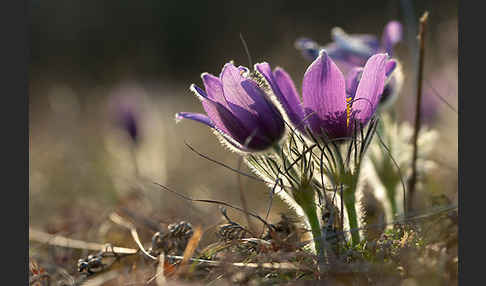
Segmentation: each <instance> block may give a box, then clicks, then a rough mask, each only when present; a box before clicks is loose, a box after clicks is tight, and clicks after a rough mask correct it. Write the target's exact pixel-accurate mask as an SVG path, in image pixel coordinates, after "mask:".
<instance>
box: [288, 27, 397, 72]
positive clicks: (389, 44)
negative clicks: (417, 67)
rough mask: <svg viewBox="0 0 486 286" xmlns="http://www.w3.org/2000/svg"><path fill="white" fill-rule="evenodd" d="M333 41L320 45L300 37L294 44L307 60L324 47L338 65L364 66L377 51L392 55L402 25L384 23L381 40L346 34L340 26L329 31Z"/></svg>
mask: <svg viewBox="0 0 486 286" xmlns="http://www.w3.org/2000/svg"><path fill="white" fill-rule="evenodd" d="M331 35H332V39H333V42H331V43H329V44H327V45H325V46H320V45H319V44H317V43H316V42H314V41H313V40H311V39H309V38H300V39H297V41H296V42H295V46H296V48H297V49H298V50H300V51H301V52H302V54H303V55H304V56H305V57H306V58H308V59H309V60H311V61H313V60H315V59H316V58H317V57H318V55H319V51H320V50H322V49H324V50H326V51H327V53H328V55H329V56H330V57H331V58H332V59H333V60H334V61H336V62H338V64H339V65H341V64H343V65H348V66H351V67H352V66H364V64H365V63H366V61H367V60H368V58H369V57H371V56H372V55H374V54H377V53H387V54H388V55H390V56H393V47H394V46H395V45H396V44H397V43H398V42H400V41H401V40H402V25H401V24H400V22H397V21H390V22H388V24H386V26H385V28H384V30H383V34H382V37H381V41H380V40H378V38H377V37H376V36H374V35H368V34H347V33H346V32H345V31H344V30H343V29H341V28H338V27H336V28H334V29H332V31H331Z"/></svg>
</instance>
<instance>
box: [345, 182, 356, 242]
mask: <svg viewBox="0 0 486 286" xmlns="http://www.w3.org/2000/svg"><path fill="white" fill-rule="evenodd" d="M354 191H355V190H354V188H353V189H352V190H348V191H345V192H344V194H343V200H344V204H345V205H346V212H347V214H348V220H349V230H350V231H351V239H352V242H353V245H357V244H358V243H359V240H360V238H359V231H358V230H357V228H358V216H357V214H356V199H355V196H354Z"/></svg>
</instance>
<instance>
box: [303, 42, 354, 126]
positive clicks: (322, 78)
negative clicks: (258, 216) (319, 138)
mask: <svg viewBox="0 0 486 286" xmlns="http://www.w3.org/2000/svg"><path fill="white" fill-rule="evenodd" d="M302 98H303V106H304V110H305V114H306V116H309V118H308V120H309V124H310V127H311V129H312V131H313V132H316V133H317V134H322V130H323V129H326V127H329V128H330V125H332V124H333V122H335V119H336V118H340V117H341V116H342V113H345V111H346V86H345V81H344V76H343V74H342V73H341V71H340V70H339V68H338V67H337V66H336V64H335V63H334V62H333V61H332V60H331V58H329V57H328V55H327V53H326V52H325V51H321V53H320V55H319V57H318V58H317V59H316V60H315V61H314V62H313V63H312V64H311V65H310V66H309V68H307V71H306V72H305V75H304V80H303V82H302Z"/></svg>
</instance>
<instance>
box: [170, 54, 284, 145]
mask: <svg viewBox="0 0 486 286" xmlns="http://www.w3.org/2000/svg"><path fill="white" fill-rule="evenodd" d="M248 73H249V71H248V69H247V68H245V67H241V66H240V67H235V66H234V65H233V64H232V63H227V64H226V65H224V67H223V70H222V71H221V74H220V75H219V77H216V76H213V75H211V74H209V73H203V74H202V75H201V78H202V81H203V84H204V87H205V90H202V89H201V88H199V87H198V86H197V85H195V84H192V85H191V88H190V89H191V90H192V91H193V92H194V93H195V94H196V95H197V97H198V98H199V99H200V100H201V101H202V105H203V108H204V110H205V111H206V114H207V115H204V114H200V113H190V112H179V113H177V114H176V119H182V118H185V119H191V120H195V121H198V122H200V123H203V124H205V125H207V126H209V127H211V128H212V129H214V130H216V131H217V132H218V134H220V135H221V136H222V137H223V138H225V139H226V141H227V142H229V143H230V144H231V145H232V146H234V147H236V148H238V149H239V150H242V151H247V152H248V151H261V150H265V149H267V148H269V147H271V146H272V145H274V144H275V143H277V142H278V141H279V140H280V138H281V137H282V136H283V134H284V131H285V125H284V121H283V118H282V114H280V112H279V111H278V109H277V108H276V106H275V105H274V104H273V103H272V102H271V101H270V100H269V98H268V95H267V94H266V93H265V92H264V90H263V89H262V88H261V87H260V86H259V85H258V84H257V83H256V82H255V81H253V80H252V79H251V78H249V77H248V76H246V75H247V74H248Z"/></svg>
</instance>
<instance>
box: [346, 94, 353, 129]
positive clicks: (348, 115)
mask: <svg viewBox="0 0 486 286" xmlns="http://www.w3.org/2000/svg"><path fill="white" fill-rule="evenodd" d="M351 100H353V98H351V97H346V128H347V127H349V118H350V114H351V103H350V102H351Z"/></svg>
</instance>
